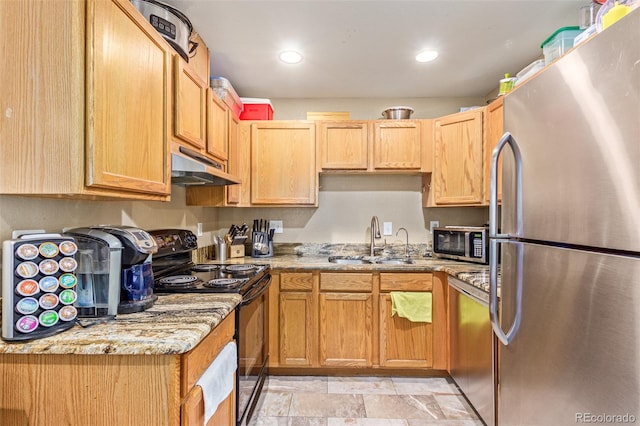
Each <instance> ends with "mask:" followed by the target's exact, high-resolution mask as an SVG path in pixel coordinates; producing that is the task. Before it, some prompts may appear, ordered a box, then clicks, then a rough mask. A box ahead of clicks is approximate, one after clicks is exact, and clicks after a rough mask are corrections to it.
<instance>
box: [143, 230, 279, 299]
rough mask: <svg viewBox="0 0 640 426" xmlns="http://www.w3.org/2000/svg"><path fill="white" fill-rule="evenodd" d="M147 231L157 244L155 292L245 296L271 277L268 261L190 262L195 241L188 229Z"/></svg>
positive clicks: (195, 245)
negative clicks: (260, 262) (257, 263)
mask: <svg viewBox="0 0 640 426" xmlns="http://www.w3.org/2000/svg"><path fill="white" fill-rule="evenodd" d="M150 234H151V235H152V236H153V237H154V239H155V240H156V242H157V244H158V252H157V253H156V254H154V255H153V260H152V263H151V266H152V269H153V277H154V292H156V293H159V294H160V293H239V294H241V295H243V299H244V297H245V295H248V294H250V293H253V292H254V291H255V290H257V289H256V288H255V287H256V285H257V284H259V283H261V282H262V281H264V279H265V278H266V277H267V276H269V277H270V274H269V272H270V270H271V268H270V266H269V265H256V264H253V263H234V264H217V263H201V264H195V263H193V261H192V260H191V257H192V256H191V254H192V251H193V250H195V249H196V248H197V247H198V242H197V237H196V236H195V234H193V233H192V232H191V231H188V230H182V229H163V230H157V231H150Z"/></svg>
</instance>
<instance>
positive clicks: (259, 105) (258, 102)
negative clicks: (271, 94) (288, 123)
mask: <svg viewBox="0 0 640 426" xmlns="http://www.w3.org/2000/svg"><path fill="white" fill-rule="evenodd" d="M240 100H241V101H242V105H243V109H242V112H241V113H240V120H273V105H271V101H270V100H269V99H260V98H240Z"/></svg>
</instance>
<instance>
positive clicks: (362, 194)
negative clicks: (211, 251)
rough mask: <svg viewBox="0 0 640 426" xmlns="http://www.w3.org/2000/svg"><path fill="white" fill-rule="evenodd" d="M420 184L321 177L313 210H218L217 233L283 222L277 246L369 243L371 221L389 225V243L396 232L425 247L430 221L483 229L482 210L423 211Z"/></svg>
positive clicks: (393, 178) (407, 179)
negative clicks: (264, 221)
mask: <svg viewBox="0 0 640 426" xmlns="http://www.w3.org/2000/svg"><path fill="white" fill-rule="evenodd" d="M421 186H422V180H421V178H420V177H419V176H407V175H384V176H379V175H378V176H376V175H371V176H367V175H323V176H321V177H320V192H319V201H318V204H319V206H318V207H317V208H311V207H299V208H248V209H238V208H235V209H229V208H224V209H220V211H219V213H218V214H219V216H218V219H219V223H220V230H221V232H222V231H224V230H226V229H228V228H229V226H230V225H231V224H232V223H236V224H241V223H242V222H246V223H247V224H249V226H251V223H252V220H253V219H259V218H263V219H269V220H282V221H283V225H284V232H283V233H282V234H276V236H275V238H274V240H275V242H288V243H291V242H332V243H345V242H350V243H367V242H368V241H369V233H368V232H369V231H368V228H369V226H370V223H371V218H372V216H374V215H376V216H378V218H379V220H380V225H381V226H382V223H383V222H392V225H393V236H387V237H385V238H387V242H389V243H390V242H394V241H404V238H405V236H404V234H400V236H399V237H398V238H396V237H395V234H396V232H397V230H398V228H400V227H404V228H406V229H407V231H408V232H409V242H410V243H428V241H429V239H430V235H429V232H428V229H429V221H431V220H438V221H440V225H441V226H444V225H482V224H483V223H485V222H486V221H487V220H488V217H489V212H488V209H487V208H486V207H464V208H451V207H440V208H422V207H421V206H422V192H421Z"/></svg>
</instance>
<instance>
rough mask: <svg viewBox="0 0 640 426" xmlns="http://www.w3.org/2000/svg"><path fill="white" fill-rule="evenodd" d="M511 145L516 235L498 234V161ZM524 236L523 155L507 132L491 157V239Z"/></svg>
mask: <svg viewBox="0 0 640 426" xmlns="http://www.w3.org/2000/svg"><path fill="white" fill-rule="evenodd" d="M507 145H509V146H510V147H511V149H512V151H513V157H514V159H515V167H516V168H515V173H516V182H515V183H516V188H515V203H516V205H515V212H516V233H515V235H509V234H498V159H499V158H500V154H501V153H502V150H503V149H504V147H506V146H507ZM521 236H522V154H521V153H520V147H518V144H517V143H516V140H515V139H514V138H513V136H512V135H511V133H509V132H506V133H505V134H504V135H502V137H501V138H500V140H499V141H498V144H497V145H496V147H495V149H494V150H493V154H492V155H491V184H490V193H489V237H490V238H508V237H521Z"/></svg>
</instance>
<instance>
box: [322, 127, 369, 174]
mask: <svg viewBox="0 0 640 426" xmlns="http://www.w3.org/2000/svg"><path fill="white" fill-rule="evenodd" d="M369 135H370V122H368V121H321V122H319V123H318V141H319V144H320V155H321V163H320V167H321V168H322V170H367V168H368V167H369Z"/></svg>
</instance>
